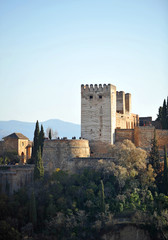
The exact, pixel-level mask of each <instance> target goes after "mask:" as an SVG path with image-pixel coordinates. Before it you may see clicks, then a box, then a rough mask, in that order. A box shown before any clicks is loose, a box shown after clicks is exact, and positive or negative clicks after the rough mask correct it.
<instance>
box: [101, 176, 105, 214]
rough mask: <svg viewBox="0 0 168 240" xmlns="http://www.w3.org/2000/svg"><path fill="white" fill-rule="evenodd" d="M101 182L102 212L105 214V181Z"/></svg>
mask: <svg viewBox="0 0 168 240" xmlns="http://www.w3.org/2000/svg"><path fill="white" fill-rule="evenodd" d="M100 182H101V211H102V212H103V213H105V201H104V198H105V197H104V184H103V180H101V181H100Z"/></svg>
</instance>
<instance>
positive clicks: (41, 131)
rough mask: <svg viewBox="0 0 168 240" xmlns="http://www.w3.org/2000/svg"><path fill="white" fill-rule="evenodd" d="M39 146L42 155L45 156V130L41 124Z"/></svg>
mask: <svg viewBox="0 0 168 240" xmlns="http://www.w3.org/2000/svg"><path fill="white" fill-rule="evenodd" d="M39 146H40V147H41V155H42V154H43V146H44V128H43V125H42V124H41V130H40V133H39Z"/></svg>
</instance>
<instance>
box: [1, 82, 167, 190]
mask: <svg viewBox="0 0 168 240" xmlns="http://www.w3.org/2000/svg"><path fill="white" fill-rule="evenodd" d="M142 120H143V121H147V120H148V118H144V119H142ZM150 122H151V119H150V121H148V126H139V116H138V115H137V114H133V113H131V94H130V93H126V94H125V93H124V92H123V91H121V92H118V91H116V87H115V86H114V85H112V84H108V85H106V84H104V85H103V86H102V85H101V84H99V85H97V84H95V85H94V86H93V85H92V84H91V85H81V139H66V138H64V139H53V140H45V141H44V148H43V156H42V159H43V164H44V168H45V170H46V171H49V172H50V173H51V172H53V171H54V170H55V169H57V168H60V169H62V170H68V171H71V172H77V171H78V170H80V169H83V168H85V167H89V168H95V167H96V164H97V163H98V162H99V161H101V160H102V159H103V160H105V161H108V162H109V161H110V162H111V161H114V158H112V157H111V155H109V148H110V147H111V146H112V144H114V143H115V142H122V141H123V140H124V139H128V140H130V141H132V142H133V143H134V144H135V145H136V147H141V148H143V149H145V150H147V151H150V149H151V140H152V139H153V137H154V126H152V125H151V124H150ZM15 135H16V136H15ZM15 135H13V134H12V135H9V136H7V137H6V138H4V140H5V141H4V143H3V144H1V145H2V146H1V145H0V151H1V150H2V151H3V149H4V146H5V149H7V150H8V151H9V150H10V151H14V150H15V151H18V154H19V155H20V156H22V158H21V160H22V162H24V161H25V156H26V158H27V157H29V155H30V150H31V146H30V145H29V141H28V139H27V138H26V137H25V136H23V135H21V134H15ZM156 138H157V141H158V146H159V150H160V152H161V153H162V152H163V148H164V145H166V147H167V149H168V130H161V129H156ZM2 147H3V148H2ZM1 148H2V149H1ZM32 181H33V167H31V166H30V165H25V166H5V168H4V167H0V185H1V190H2V191H6V190H5V189H8V192H9V193H10V194H12V193H13V192H14V191H15V190H18V189H19V188H20V187H22V186H23V185H25V184H27V183H28V182H32Z"/></svg>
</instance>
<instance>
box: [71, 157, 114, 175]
mask: <svg viewBox="0 0 168 240" xmlns="http://www.w3.org/2000/svg"><path fill="white" fill-rule="evenodd" d="M114 160H115V158H112V157H111V158H110V157H103V158H101V157H99V158H98V157H97V158H96V157H90V158H72V159H70V161H69V166H70V170H71V172H72V173H80V172H81V171H83V170H84V169H85V168H89V169H93V170H96V169H97V167H98V165H99V164H100V165H99V166H101V164H102V162H103V161H105V162H106V163H111V162H114Z"/></svg>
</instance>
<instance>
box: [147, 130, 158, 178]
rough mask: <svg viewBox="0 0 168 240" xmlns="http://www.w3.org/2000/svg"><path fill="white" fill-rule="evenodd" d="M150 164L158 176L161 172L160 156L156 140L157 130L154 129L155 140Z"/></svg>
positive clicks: (152, 143) (153, 140)
mask: <svg viewBox="0 0 168 240" xmlns="http://www.w3.org/2000/svg"><path fill="white" fill-rule="evenodd" d="M149 163H150V164H151V165H152V167H153V169H154V171H155V173H156V174H157V175H158V173H159V170H160V156H159V149H158V145H157V140H156V129H154V138H153V139H152V141H151V151H150V155H149Z"/></svg>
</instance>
